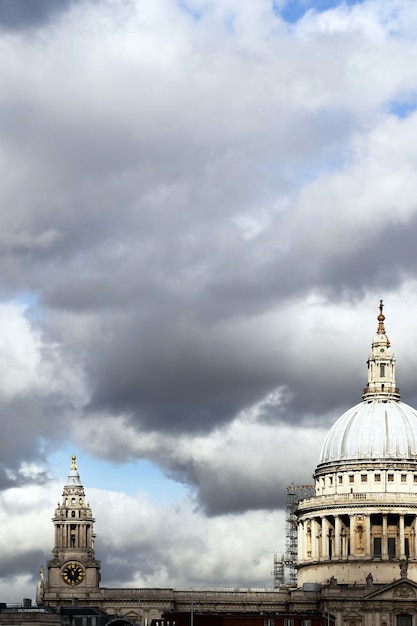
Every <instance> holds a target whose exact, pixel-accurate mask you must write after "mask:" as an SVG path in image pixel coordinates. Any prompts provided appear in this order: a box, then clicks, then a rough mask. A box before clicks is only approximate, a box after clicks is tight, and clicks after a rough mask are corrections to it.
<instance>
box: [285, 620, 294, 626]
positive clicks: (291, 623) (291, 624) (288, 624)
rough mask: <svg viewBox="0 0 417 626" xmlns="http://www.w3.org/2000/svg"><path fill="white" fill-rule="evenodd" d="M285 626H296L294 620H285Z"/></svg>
mask: <svg viewBox="0 0 417 626" xmlns="http://www.w3.org/2000/svg"><path fill="white" fill-rule="evenodd" d="M284 626H294V620H293V619H284Z"/></svg>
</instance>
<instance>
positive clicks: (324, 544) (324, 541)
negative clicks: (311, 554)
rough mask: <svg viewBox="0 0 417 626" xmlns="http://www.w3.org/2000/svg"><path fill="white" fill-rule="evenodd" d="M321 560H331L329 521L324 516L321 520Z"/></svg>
mask: <svg viewBox="0 0 417 626" xmlns="http://www.w3.org/2000/svg"><path fill="white" fill-rule="evenodd" d="M321 558H322V560H324V561H328V560H329V521H328V519H327V517H326V516H324V515H323V517H322V518H321Z"/></svg>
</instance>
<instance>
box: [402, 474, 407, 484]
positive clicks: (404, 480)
mask: <svg viewBox="0 0 417 626" xmlns="http://www.w3.org/2000/svg"><path fill="white" fill-rule="evenodd" d="M401 482H402V483H406V482H407V474H401Z"/></svg>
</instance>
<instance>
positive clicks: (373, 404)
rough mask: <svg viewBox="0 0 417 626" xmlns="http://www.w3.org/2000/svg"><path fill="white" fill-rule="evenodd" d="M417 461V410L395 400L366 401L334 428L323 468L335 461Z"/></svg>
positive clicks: (325, 448) (322, 458)
mask: <svg viewBox="0 0 417 626" xmlns="http://www.w3.org/2000/svg"><path fill="white" fill-rule="evenodd" d="M367 460H378V461H379V460H398V461H404V460H417V411H416V410H415V409H413V408H412V407H411V406H409V405H408V404H405V403H403V402H399V401H395V400H384V399H383V400H376V399H374V400H365V401H364V402H361V403H359V404H357V405H355V406H354V407H352V408H350V409H349V410H348V411H346V413H344V414H343V415H342V416H341V417H339V419H338V420H337V422H336V423H335V424H333V426H332V428H331V429H330V431H329V433H328V435H327V437H326V439H325V441H324V444H323V446H322V449H321V454H320V461H319V463H320V465H321V464H327V463H332V462H335V461H345V462H346V461H367Z"/></svg>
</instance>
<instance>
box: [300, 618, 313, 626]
mask: <svg viewBox="0 0 417 626" xmlns="http://www.w3.org/2000/svg"><path fill="white" fill-rule="evenodd" d="M301 626H311V619H302V620H301Z"/></svg>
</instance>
